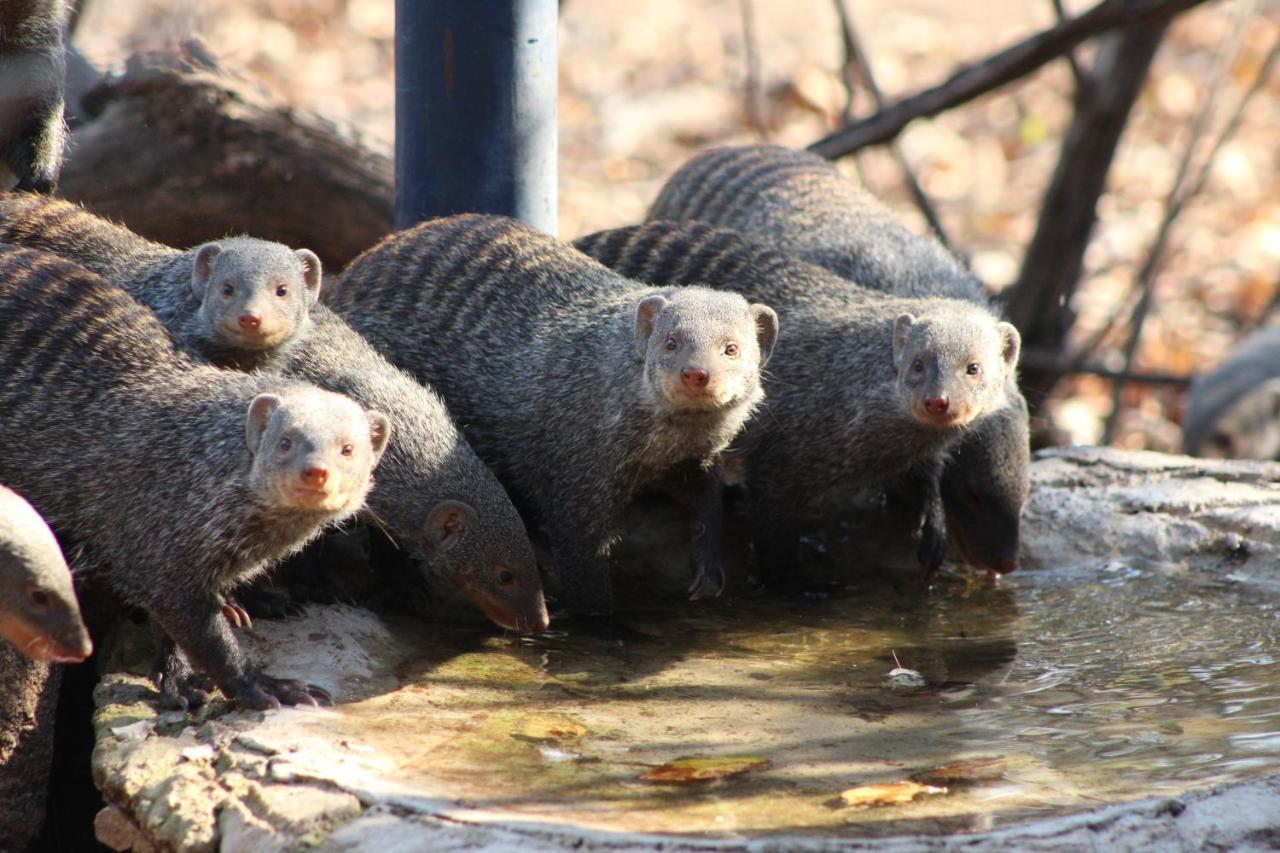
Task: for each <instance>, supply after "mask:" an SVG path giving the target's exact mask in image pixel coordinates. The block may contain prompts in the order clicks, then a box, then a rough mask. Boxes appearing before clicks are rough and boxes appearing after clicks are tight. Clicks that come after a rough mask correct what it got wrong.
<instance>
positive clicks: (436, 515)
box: [427, 501, 476, 553]
mask: <svg viewBox="0 0 1280 853" xmlns="http://www.w3.org/2000/svg"><path fill="white" fill-rule="evenodd" d="M475 523H476V511H475V510H474V509H472V508H471V507H470V506H469V505H468V504H464V503H463V502H462V501H440V503H438V504H436V505H435V506H434V507H432V508H431V512H429V513H427V538H428V539H430V540H431V544H432V545H434V546H435V548H436V550H437V551H440V552H441V553H443V552H445V551H448V550H449V549H450V548H452V547H453V546H454V545H457V544H458V543H459V542H461V541H462V540H463V538H464V537H465V536H466V535H467V531H468V530H469V529H470V528H471V526H472V525H474V524H475Z"/></svg>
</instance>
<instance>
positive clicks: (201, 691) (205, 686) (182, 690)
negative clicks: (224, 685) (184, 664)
mask: <svg viewBox="0 0 1280 853" xmlns="http://www.w3.org/2000/svg"><path fill="white" fill-rule="evenodd" d="M151 678H152V681H153V682H154V683H155V685H156V687H158V688H159V689H160V706H161V707H163V708H167V709H169V710H172V711H194V710H195V709H197V708H199V707H201V706H203V705H205V704H207V703H208V701H209V698H210V697H211V695H212V693H213V685H212V684H211V683H210V682H209V681H208V680H207V679H204V678H201V677H200V676H196V675H180V674H175V673H166V672H157V673H154V674H153V675H152V676H151Z"/></svg>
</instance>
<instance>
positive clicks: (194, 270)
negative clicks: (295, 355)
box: [0, 193, 321, 370]
mask: <svg viewBox="0 0 1280 853" xmlns="http://www.w3.org/2000/svg"><path fill="white" fill-rule="evenodd" d="M77 212H79V208H77V207H76V206H75V205H72V204H70V203H68V202H65V201H57V200H54V199H49V198H45V197H43V196H38V195H29V194H24V193H10V194H8V195H5V196H0V240H4V241H7V242H11V243H16V244H18V245H24V246H31V247H33V248H45V249H48V250H49V251H53V252H56V253H57V254H61V255H63V256H64V257H68V258H71V259H72V260H80V261H83V259H84V258H85V257H87V256H88V255H90V254H92V253H94V252H95V251H96V250H97V249H98V240H99V239H100V238H101V237H102V236H105V234H99V233H96V232H94V231H93V230H92V229H89V230H87V231H86V232H85V234H84V237H85V239H84V240H83V241H81V240H79V239H78V238H79V236H80V232H79V230H78V229H79V228H81V227H83V226H84V225H85V224H86V223H89V222H92V220H81V219H80V218H79V217H78V216H76V215H75V214H76V213H77ZM84 215H85V216H91V214H84ZM67 220H70V222H71V226H72V227H71V228H70V229H68V230H61V228H60V226H61V225H63V224H66V221H67ZM104 227H105V228H114V226H111V225H110V223H105V221H104ZM137 239H138V240H139V242H137V243H134V242H132V241H124V240H122V241H121V245H120V246H119V247H118V248H116V251H111V252H108V253H107V254H105V255H102V256H99V257H95V259H94V266H91V267H90V269H93V270H94V271H95V272H97V273H99V274H100V275H102V276H103V277H104V278H106V279H107V280H108V281H112V282H115V283H117V284H119V285H121V286H122V287H124V288H125V289H126V290H128V291H129V292H130V293H131V294H132V295H133V296H134V298H136V299H138V300H140V301H141V302H143V303H144V304H145V305H147V306H148V307H149V308H151V310H153V311H155V312H156V315H157V316H158V317H159V318H160V322H162V323H164V325H165V327H166V328H168V329H169V331H170V333H171V334H172V335H173V337H174V338H175V339H176V340H177V341H178V343H179V344H180V345H181V346H182V347H183V348H185V349H188V350H190V351H191V352H192V354H193V355H195V356H196V357H197V358H199V359H201V360H204V361H208V362H210V363H212V364H216V365H218V366H219V367H230V368H234V369H237V370H255V369H257V370H273V369H274V370H278V369H279V368H280V366H281V365H282V364H283V363H284V359H285V354H286V353H287V351H288V348H289V347H291V346H293V345H296V344H297V343H298V342H299V341H301V340H303V339H305V338H306V336H307V335H308V334H309V333H310V330H311V320H310V317H309V314H310V310H311V307H312V306H313V305H314V304H315V303H316V301H317V300H318V298H319V294H320V274H321V270H320V259H319V258H318V257H316V255H315V253H314V252H312V251H311V250H309V249H296V250H295V249H290V248H289V247H288V246H285V245H284V244H282V243H272V242H270V241H268V240H258V239H254V238H252V237H227V238H223V239H221V240H217V241H214V242H210V243H204V244H202V245H200V246H197V247H195V248H194V249H188V250H187V251H184V252H175V251H173V250H170V249H169V248H168V247H167V246H159V245H158V244H148V243H147V242H146V241H141V240H140V238H137Z"/></svg>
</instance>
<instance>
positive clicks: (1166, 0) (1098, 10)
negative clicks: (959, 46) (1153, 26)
mask: <svg viewBox="0 0 1280 853" xmlns="http://www.w3.org/2000/svg"><path fill="white" fill-rule="evenodd" d="M1203 2H1205V0H1102V2H1101V3H1099V4H1098V5H1096V6H1094V7H1093V8H1092V9H1090V10H1089V11H1088V12H1085V13H1084V14H1083V15H1079V16H1077V17H1075V18H1071V19H1069V20H1066V21H1063V22H1062V23H1061V24H1058V25H1056V26H1053V27H1050V28H1049V29H1047V30H1042V31H1041V32H1039V33H1036V34H1035V35H1033V36H1031V37H1030V38H1027V39H1024V40H1023V41H1020V42H1018V43H1017V44H1015V45H1013V46H1012V47H1008V48H1006V49H1004V50H1002V51H1000V52H999V53H996V54H993V55H992V56H990V57H988V58H987V59H984V60H982V61H981V62H977V63H974V64H972V65H968V66H966V67H965V68H963V69H961V70H960V71H958V72H956V73H955V74H953V75H952V76H951V77H950V78H948V79H947V80H946V82H944V83H940V84H939V85H937V86H933V87H932V88H929V89H925V90H924V91H921V92H918V93H917V94H915V95H912V96H911V97H909V98H904V99H903V100H901V101H898V102H897V103H896V104H892V105H890V106H888V107H886V108H885V109H883V110H880V111H879V112H877V113H876V114H875V115H873V116H869V117H867V118H865V119H863V120H862V121H859V122H856V123H855V124H852V125H850V126H849V127H846V128H843V129H841V130H838V131H836V132H835V133H832V134H830V135H828V136H826V137H824V138H822V139H820V140H818V141H817V142H815V143H813V144H812V145H810V146H809V150H811V151H813V152H815V153H817V154H821V155H822V156H823V157H826V158H827V159H829V160H834V159H836V158H838V157H843V156H845V155H846V154H852V153H853V152H854V151H857V150H858V149H859V148H865V147H866V146H868V145H877V144H880V143H883V142H887V141H888V140H890V139H892V138H893V137H895V136H897V135H898V134H899V133H901V132H902V129H903V128H904V127H906V126H907V125H908V124H909V123H910V122H912V121H914V120H915V119H918V118H924V117H927V116H935V115H937V114H938V113H941V112H944V111H946V110H948V109H951V108H952V107H954V106H957V105H959V104H963V103H966V102H967V101H971V100H973V99H974V98H977V97H978V96H980V95H983V94H986V93H987V92H990V91H991V90H992V89H998V88H999V87H1001V86H1003V85H1005V84H1006V83H1010V82H1012V81H1014V80H1017V79H1019V78H1021V77H1025V76H1026V75H1027V74H1029V73H1031V72H1032V71H1034V70H1036V69H1037V68H1039V67H1040V66H1042V65H1044V64H1045V63H1046V62H1050V61H1051V60H1054V59H1057V58H1058V57H1060V56H1062V55H1063V54H1064V53H1066V52H1067V51H1069V50H1071V49H1072V48H1074V47H1075V46H1076V45H1078V44H1080V43H1081V42H1082V41H1084V40H1085V39H1088V38H1091V37H1093V36H1096V35H1098V34H1099V33H1102V32H1107V31H1108V30H1115V29H1121V28H1124V27H1129V26H1131V25H1133V24H1137V23H1146V22H1149V21H1160V20H1165V19H1167V18H1170V17H1172V16H1173V15H1176V14H1178V13H1179V12H1183V11H1186V10H1187V9H1190V8H1191V7H1193V6H1198V5H1199V4H1201V3H1203Z"/></svg>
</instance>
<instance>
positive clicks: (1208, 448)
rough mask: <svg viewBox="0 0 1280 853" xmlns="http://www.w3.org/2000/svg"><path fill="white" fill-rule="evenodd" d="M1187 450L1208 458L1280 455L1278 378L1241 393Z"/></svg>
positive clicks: (1249, 457)
mask: <svg viewBox="0 0 1280 853" xmlns="http://www.w3.org/2000/svg"><path fill="white" fill-rule="evenodd" d="M1187 450H1188V451H1189V452H1190V453H1191V454H1192V455H1194V456H1202V457H1206V458H1209V459H1277V458H1280V379H1272V380H1270V381H1267V382H1264V383H1262V384H1261V385H1259V386H1258V387H1257V388H1255V389H1254V390H1252V391H1250V392H1249V393H1247V394H1244V395H1242V396H1241V397H1240V398H1239V399H1237V400H1236V401H1235V402H1234V403H1232V405H1231V407H1230V408H1229V409H1227V410H1226V411H1225V412H1223V413H1222V414H1221V415H1219V416H1218V419H1217V420H1216V421H1214V422H1213V424H1212V426H1210V428H1209V429H1208V431H1207V432H1206V433H1205V434H1204V435H1203V436H1202V437H1201V438H1200V440H1199V441H1198V442H1196V443H1195V445H1194V446H1193V447H1188V448H1187Z"/></svg>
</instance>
